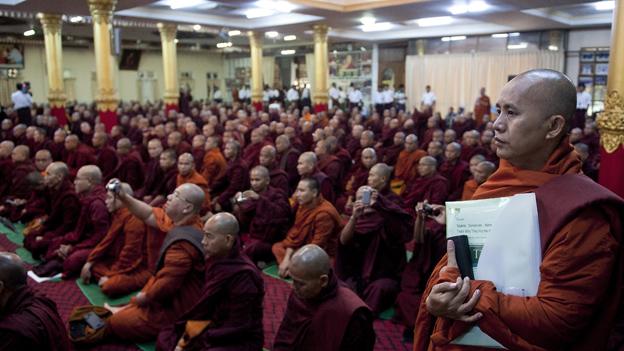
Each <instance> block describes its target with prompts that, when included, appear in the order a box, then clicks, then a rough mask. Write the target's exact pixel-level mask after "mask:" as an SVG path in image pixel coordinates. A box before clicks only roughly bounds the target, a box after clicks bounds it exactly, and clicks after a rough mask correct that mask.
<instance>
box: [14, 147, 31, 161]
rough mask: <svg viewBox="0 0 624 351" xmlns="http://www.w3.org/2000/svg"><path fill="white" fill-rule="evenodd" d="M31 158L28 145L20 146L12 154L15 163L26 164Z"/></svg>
mask: <svg viewBox="0 0 624 351" xmlns="http://www.w3.org/2000/svg"><path fill="white" fill-rule="evenodd" d="M29 157H30V149H29V148H28V146H26V145H18V146H16V147H15V148H14V149H13V151H12V152H11V158H12V159H13V162H24V161H26V160H28V158H29Z"/></svg>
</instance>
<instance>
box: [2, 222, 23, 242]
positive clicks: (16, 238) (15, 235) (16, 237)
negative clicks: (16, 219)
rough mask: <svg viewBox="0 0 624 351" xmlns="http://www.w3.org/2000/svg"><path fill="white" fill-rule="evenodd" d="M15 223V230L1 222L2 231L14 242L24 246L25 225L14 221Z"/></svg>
mask: <svg viewBox="0 0 624 351" xmlns="http://www.w3.org/2000/svg"><path fill="white" fill-rule="evenodd" d="M13 225H14V226H15V232H14V231H12V230H11V229H9V228H7V227H6V226H5V225H4V224H2V223H0V233H3V234H4V235H6V237H7V239H9V241H10V242H12V243H13V244H15V245H19V246H23V245H24V235H22V232H23V231H24V225H23V224H22V223H13Z"/></svg>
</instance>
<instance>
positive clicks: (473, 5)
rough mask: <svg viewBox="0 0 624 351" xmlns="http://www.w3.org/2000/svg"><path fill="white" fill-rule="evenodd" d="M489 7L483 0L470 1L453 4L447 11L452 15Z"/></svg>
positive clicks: (480, 10) (478, 10) (483, 9)
mask: <svg viewBox="0 0 624 351" xmlns="http://www.w3.org/2000/svg"><path fill="white" fill-rule="evenodd" d="M489 8H490V5H488V3H486V2H485V1H479V0H477V1H471V2H470V3H468V4H465V5H455V6H451V7H450V8H449V12H450V13H452V14H454V15H462V14H464V13H467V12H471V13H475V12H483V11H485V10H487V9H489Z"/></svg>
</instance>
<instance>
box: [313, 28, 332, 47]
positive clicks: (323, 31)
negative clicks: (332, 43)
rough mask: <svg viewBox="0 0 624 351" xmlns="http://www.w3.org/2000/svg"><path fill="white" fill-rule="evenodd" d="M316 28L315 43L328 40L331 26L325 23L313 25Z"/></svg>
mask: <svg viewBox="0 0 624 351" xmlns="http://www.w3.org/2000/svg"><path fill="white" fill-rule="evenodd" d="M312 29H314V42H315V43H323V42H327V32H328V31H329V27H328V26H327V25H324V24H317V25H314V26H313V27H312Z"/></svg>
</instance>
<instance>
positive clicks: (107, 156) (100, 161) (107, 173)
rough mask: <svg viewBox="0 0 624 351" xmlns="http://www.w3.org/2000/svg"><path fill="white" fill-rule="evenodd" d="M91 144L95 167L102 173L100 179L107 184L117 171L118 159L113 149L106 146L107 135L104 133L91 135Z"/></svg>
mask: <svg viewBox="0 0 624 351" xmlns="http://www.w3.org/2000/svg"><path fill="white" fill-rule="evenodd" d="M91 144H93V149H94V150H95V165H96V166H98V167H99V168H100V170H101V171H102V179H104V181H106V182H108V180H110V179H111V178H113V176H114V173H115V170H117V165H118V164H119V157H118V156H117V153H116V152H115V149H113V148H112V147H110V145H109V144H108V134H106V133H105V132H95V133H93V138H92V140H91Z"/></svg>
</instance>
